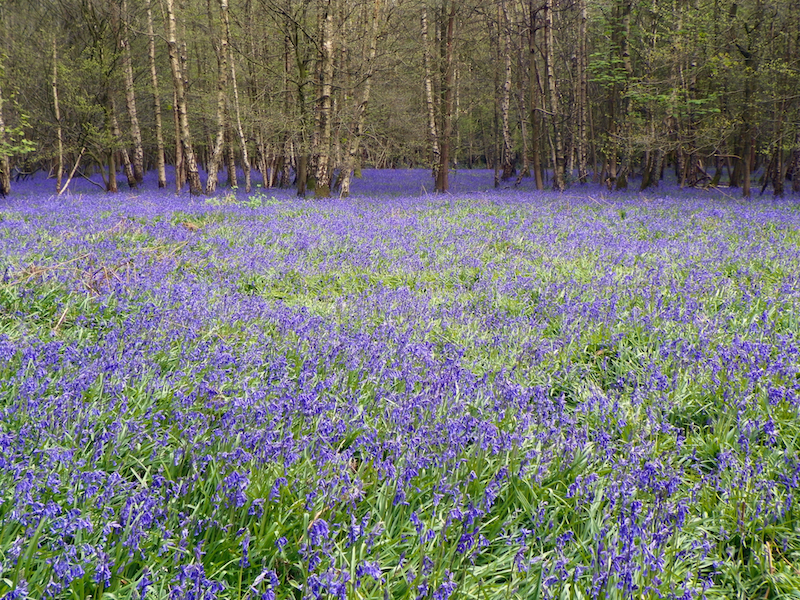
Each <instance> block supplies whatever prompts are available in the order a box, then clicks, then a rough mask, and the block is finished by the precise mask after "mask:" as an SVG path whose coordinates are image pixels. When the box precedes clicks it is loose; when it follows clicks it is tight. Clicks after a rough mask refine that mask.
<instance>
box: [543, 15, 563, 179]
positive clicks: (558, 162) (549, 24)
mask: <svg viewBox="0 0 800 600" xmlns="http://www.w3.org/2000/svg"><path fill="white" fill-rule="evenodd" d="M544 27H545V38H546V43H545V52H544V64H545V72H546V77H547V91H548V93H549V95H550V113H551V119H552V122H553V128H552V129H553V189H554V190H556V191H559V192H561V191H563V190H564V151H563V144H562V141H561V124H560V123H559V122H558V109H559V105H558V84H557V82H556V76H555V69H554V66H553V60H554V58H553V51H554V39H553V0H545V3H544Z"/></svg>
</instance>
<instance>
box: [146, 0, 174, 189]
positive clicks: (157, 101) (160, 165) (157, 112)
mask: <svg viewBox="0 0 800 600" xmlns="http://www.w3.org/2000/svg"><path fill="white" fill-rule="evenodd" d="M146 2H147V37H148V39H149V48H148V50H149V55H150V80H151V82H152V85H153V114H154V116H155V125H156V168H157V170H158V187H159V188H165V187H167V172H166V167H165V165H164V131H163V124H162V122H161V98H160V97H159V92H158V72H157V71H156V36H155V32H154V31H153V11H152V7H151V0H146ZM176 169H177V165H176Z"/></svg>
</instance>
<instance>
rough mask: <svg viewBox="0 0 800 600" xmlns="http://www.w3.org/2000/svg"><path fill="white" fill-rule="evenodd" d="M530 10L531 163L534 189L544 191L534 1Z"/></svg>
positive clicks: (529, 4) (530, 5) (531, 0)
mask: <svg viewBox="0 0 800 600" xmlns="http://www.w3.org/2000/svg"><path fill="white" fill-rule="evenodd" d="M528 8H529V10H530V24H529V28H528V44H529V45H528V48H529V50H530V65H529V71H528V73H529V76H530V81H529V82H528V83H529V84H530V92H531V163H532V164H533V177H534V181H535V182H536V189H537V190H543V189H544V177H543V174H542V158H541V154H540V151H539V149H540V147H541V139H540V138H541V133H540V128H539V108H540V106H539V99H540V95H539V69H538V68H537V66H536V52H537V47H536V12H537V11H538V8H534V0H530V2H529V3H528Z"/></svg>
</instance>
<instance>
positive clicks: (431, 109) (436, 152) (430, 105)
mask: <svg viewBox="0 0 800 600" xmlns="http://www.w3.org/2000/svg"><path fill="white" fill-rule="evenodd" d="M422 54H423V63H424V68H425V105H426V106H427V109H428V143H429V144H430V146H431V165H432V166H431V172H432V173H433V178H434V180H436V179H437V173H438V169H439V156H440V154H441V150H440V149H439V132H438V129H437V127H436V104H435V102H434V100H433V75H432V68H431V62H432V61H431V49H430V46H429V44H428V9H427V7H425V6H423V8H422Z"/></svg>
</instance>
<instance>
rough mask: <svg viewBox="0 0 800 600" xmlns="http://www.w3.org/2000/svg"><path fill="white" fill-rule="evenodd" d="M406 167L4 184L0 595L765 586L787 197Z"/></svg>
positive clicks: (645, 590) (714, 591)
mask: <svg viewBox="0 0 800 600" xmlns="http://www.w3.org/2000/svg"><path fill="white" fill-rule="evenodd" d="M153 176H154V175H149V176H148V177H153ZM429 177H430V172H429V171H391V170H389V171H366V172H365V179H364V180H363V181H361V180H356V181H355V182H354V195H353V197H352V198H349V199H347V200H339V199H330V200H326V201H324V202H320V201H317V200H305V199H298V198H296V196H295V193H294V191H284V192H282V191H280V190H276V191H274V193H273V191H272V190H264V191H259V192H256V193H253V194H249V195H247V194H244V193H239V195H238V196H237V195H234V194H232V193H229V194H227V195H225V194H220V195H217V196H214V197H210V198H196V197H192V196H190V195H189V194H187V193H184V194H182V195H180V196H175V195H173V194H172V193H166V194H165V193H164V192H162V191H158V192H156V191H144V190H138V191H133V192H128V193H120V194H116V195H114V194H111V195H109V194H104V193H102V192H100V191H96V190H93V189H92V188H93V186H87V187H86V189H85V190H83V191H82V192H81V193H75V194H71V193H68V194H63V195H61V196H56V195H55V194H53V193H52V190H51V189H49V185H48V186H47V188H48V191H46V192H42V191H41V190H42V186H43V182H44V180H40V181H38V182H28V183H26V184H25V186H27V187H25V186H22V185H21V186H20V188H19V190H18V194H17V195H16V196H15V197H14V198H13V199H6V200H3V201H2V203H1V204H0V257H1V258H0V261H2V262H0V273H2V282H0V597H2V598H7V599H11V598H36V599H38V598H59V599H60V598H64V599H67V598H81V599H83V598H94V599H98V600H99V599H101V598H108V599H111V598H120V599H121V598H145V599H149V600H155V599H167V598H169V599H189V598H191V599H195V600H200V599H204V600H211V599H212V598H219V599H226V600H227V599H234V598H235V599H238V600H242V599H253V600H255V599H271V598H352V599H355V598H375V599H383V598H396V599H399V598H409V599H414V598H436V599H445V598H454V599H455V598H489V599H495V598H520V599H522V598H524V599H528V598H691V597H696V598H701V597H706V598H756V597H758V598H778V597H782V598H783V597H793V594H796V593H797V590H798V589H800V575H798V568H800V533H799V532H800V506H798V504H797V503H796V502H795V500H796V498H795V496H794V495H795V493H796V490H797V487H798V486H800V456H799V455H798V450H800V447H799V445H798V436H800V420H798V405H800V367H799V366H798V365H799V364H800V357H799V353H800V342H799V341H798V332H800V304H799V303H800V279H799V276H798V274H799V273H800V208H799V207H798V204H797V202H796V201H790V200H777V199H772V197H771V196H768V197H766V198H762V199H756V200H751V201H745V200H741V199H739V198H733V197H731V196H730V195H729V194H727V193H726V192H725V191H724V190H711V191H702V190H696V189H693V190H683V191H681V190H678V189H677V188H672V189H666V188H662V189H661V190H660V191H659V193H656V192H651V193H649V194H638V193H637V194H633V193H631V194H621V193H616V194H609V193H607V192H606V191H605V188H604V187H603V186H599V185H598V186H589V187H582V188H581V190H582V192H583V193H582V194H578V193H577V192H578V190H577V189H573V190H571V191H568V192H567V193H562V194H557V193H554V192H538V191H535V190H514V189H508V190H495V189H494V188H493V186H492V173H491V171H488V170H483V171H480V172H457V173H451V179H452V181H453V182H454V186H456V187H457V188H459V190H460V191H458V192H456V193H453V194H427V193H426V192H425V191H424V189H421V188H424V185H425V182H427V181H428V180H429ZM148 181H149V180H148ZM150 185H151V188H155V181H152V182H150ZM359 186H360V187H359ZM459 186H460V187H459ZM402 189H406V190H414V191H413V193H406V194H405V195H402V194H399V193H396V192H398V191H400V190H402ZM77 190H78V188H76V191H77Z"/></svg>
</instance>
